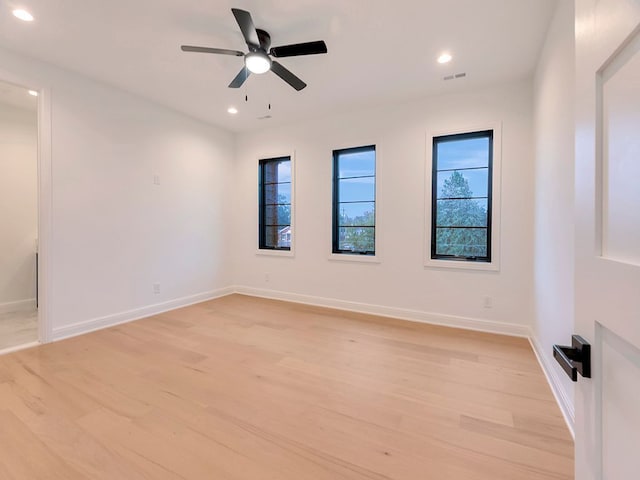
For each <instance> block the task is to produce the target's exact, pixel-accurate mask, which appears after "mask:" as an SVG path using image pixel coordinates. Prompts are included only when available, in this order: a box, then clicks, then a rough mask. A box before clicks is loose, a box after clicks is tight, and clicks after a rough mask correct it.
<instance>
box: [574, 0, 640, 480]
mask: <svg viewBox="0 0 640 480" xmlns="http://www.w3.org/2000/svg"><path fill="white" fill-rule="evenodd" d="M576 60H577V63H576V74H577V83H576V100H577V102H576V330H577V333H579V334H580V335H582V336H583V337H584V338H585V339H587V340H588V341H589V342H590V343H591V345H592V347H591V348H592V353H593V358H592V361H593V365H592V376H593V378H591V379H583V378H579V379H578V384H577V389H576V478H577V479H578V480H603V479H605V480H627V479H628V480H632V479H640V0H576Z"/></svg>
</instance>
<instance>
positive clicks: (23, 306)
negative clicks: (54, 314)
mask: <svg viewBox="0 0 640 480" xmlns="http://www.w3.org/2000/svg"><path fill="white" fill-rule="evenodd" d="M35 308H36V299H35V298H27V299H25V300H17V301H15V302H6V303H0V313H12V312H24V311H25V310H35Z"/></svg>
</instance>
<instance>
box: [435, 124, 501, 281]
mask: <svg viewBox="0 0 640 480" xmlns="http://www.w3.org/2000/svg"><path fill="white" fill-rule="evenodd" d="M482 130H493V165H492V188H491V262H472V261H460V260H446V259H434V258H431V208H432V205H431V201H432V192H431V188H432V182H431V180H432V172H433V158H432V156H433V138H434V137H441V136H445V135H457V134H461V133H469V132H478V131H482ZM501 183H502V122H489V123H484V124H479V125H470V126H467V127H464V128H452V129H448V130H444V131H433V132H427V136H426V161H425V183H424V186H425V188H424V191H425V196H424V200H425V201H424V205H425V221H424V222H425V223H424V241H423V245H424V266H425V268H453V269H459V270H485V271H499V270H500V236H501V235H500V216H501V209H500V207H501V204H502V202H501V195H500V194H501V191H502V185H501Z"/></svg>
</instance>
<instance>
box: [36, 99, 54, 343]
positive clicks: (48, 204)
mask: <svg viewBox="0 0 640 480" xmlns="http://www.w3.org/2000/svg"><path fill="white" fill-rule="evenodd" d="M51 129H52V121H51V89H49V88H41V89H40V90H39V95H38V340H39V341H40V342H41V343H48V342H50V341H52V339H53V322H52V320H51V318H52V312H51V298H52V294H51V291H52V289H53V280H52V269H51V265H52V262H51V259H52V258H53V188H52V185H53V169H52V153H51V138H52V135H51Z"/></svg>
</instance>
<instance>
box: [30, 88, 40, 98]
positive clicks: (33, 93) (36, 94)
mask: <svg viewBox="0 0 640 480" xmlns="http://www.w3.org/2000/svg"><path fill="white" fill-rule="evenodd" d="M29 95H31V96H32V97H37V96H38V92H36V91H35V90H29Z"/></svg>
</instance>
